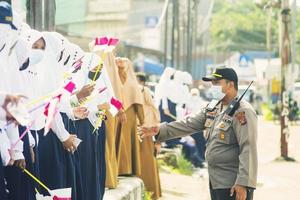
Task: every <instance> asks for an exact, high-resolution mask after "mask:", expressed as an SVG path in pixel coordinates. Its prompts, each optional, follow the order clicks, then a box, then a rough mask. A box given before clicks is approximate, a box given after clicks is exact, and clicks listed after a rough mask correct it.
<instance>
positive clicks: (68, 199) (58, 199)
mask: <svg viewBox="0 0 300 200" xmlns="http://www.w3.org/2000/svg"><path fill="white" fill-rule="evenodd" d="M53 200H72V198H71V197H63V198H61V197H57V196H56V195H55V196H54V197H53Z"/></svg>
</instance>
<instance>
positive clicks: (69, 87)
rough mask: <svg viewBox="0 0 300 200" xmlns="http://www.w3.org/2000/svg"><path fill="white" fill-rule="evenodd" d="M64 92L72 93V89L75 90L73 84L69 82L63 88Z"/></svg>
mask: <svg viewBox="0 0 300 200" xmlns="http://www.w3.org/2000/svg"><path fill="white" fill-rule="evenodd" d="M64 88H65V90H67V91H68V92H69V93H72V92H73V90H74V88H75V83H73V82H72V81H70V82H69V83H67V85H66V86H65V87H64Z"/></svg>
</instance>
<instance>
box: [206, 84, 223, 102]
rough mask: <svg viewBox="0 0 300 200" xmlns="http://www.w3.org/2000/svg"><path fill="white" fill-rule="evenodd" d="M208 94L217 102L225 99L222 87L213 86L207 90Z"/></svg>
mask: <svg viewBox="0 0 300 200" xmlns="http://www.w3.org/2000/svg"><path fill="white" fill-rule="evenodd" d="M209 92H210V94H211V95H212V98H213V99H215V100H218V101H220V100H222V99H223V98H224V97H225V93H223V92H222V87H221V86H220V85H213V86H212V87H211V88H210V89H209Z"/></svg>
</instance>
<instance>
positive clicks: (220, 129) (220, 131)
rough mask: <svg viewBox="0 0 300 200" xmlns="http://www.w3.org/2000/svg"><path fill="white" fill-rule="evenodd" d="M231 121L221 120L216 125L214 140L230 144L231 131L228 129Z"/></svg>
mask: <svg viewBox="0 0 300 200" xmlns="http://www.w3.org/2000/svg"><path fill="white" fill-rule="evenodd" d="M230 126H231V123H228V122H224V121H221V122H220V123H219V124H218V125H217V129H216V134H215V136H216V140H217V141H218V142H220V143H223V144H230V143H231V142H230V141H231V131H230Z"/></svg>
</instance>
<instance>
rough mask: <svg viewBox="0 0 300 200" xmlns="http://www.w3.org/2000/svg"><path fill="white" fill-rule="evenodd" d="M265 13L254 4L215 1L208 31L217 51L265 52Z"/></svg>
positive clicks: (274, 22)
mask: <svg viewBox="0 0 300 200" xmlns="http://www.w3.org/2000/svg"><path fill="white" fill-rule="evenodd" d="M276 16H277V15H276V12H275V11H274V15H273V17H272V35H273V38H272V43H274V44H277V42H278V40H277V35H278V33H277V29H278V27H277V17H276ZM266 27H267V12H266V11H265V10H264V9H262V8H261V7H259V6H258V5H256V4H255V3H254V1H249V0H238V1H236V2H235V3H228V1H224V0H216V2H215V6H214V10H213V15H212V21H211V27H210V32H211V36H212V45H213V47H214V48H216V49H217V50H227V51H235V50H238V51H243V50H251V49H253V50H265V49H266V40H267V39H266Z"/></svg>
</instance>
